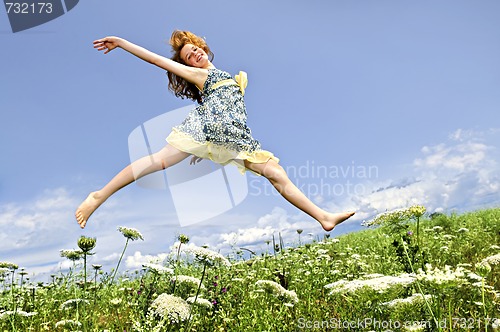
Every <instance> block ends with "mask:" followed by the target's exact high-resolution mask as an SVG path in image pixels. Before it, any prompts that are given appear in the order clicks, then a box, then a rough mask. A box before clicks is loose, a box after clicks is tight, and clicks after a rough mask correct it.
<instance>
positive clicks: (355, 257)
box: [351, 254, 361, 260]
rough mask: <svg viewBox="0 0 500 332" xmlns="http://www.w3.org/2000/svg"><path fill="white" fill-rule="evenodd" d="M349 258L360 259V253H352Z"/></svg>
mask: <svg viewBox="0 0 500 332" xmlns="http://www.w3.org/2000/svg"><path fill="white" fill-rule="evenodd" d="M351 258H352V259H354V260H360V259H361V255H359V254H352V255H351Z"/></svg>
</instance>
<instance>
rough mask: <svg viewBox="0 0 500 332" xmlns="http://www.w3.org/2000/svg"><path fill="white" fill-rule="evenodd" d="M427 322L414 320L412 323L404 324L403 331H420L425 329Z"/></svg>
mask: <svg viewBox="0 0 500 332" xmlns="http://www.w3.org/2000/svg"><path fill="white" fill-rule="evenodd" d="M427 325H428V323H427V322H425V323H424V322H416V323H414V324H412V325H406V326H404V331H407V332H422V331H426V328H427Z"/></svg>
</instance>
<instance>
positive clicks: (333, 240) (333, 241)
mask: <svg viewBox="0 0 500 332" xmlns="http://www.w3.org/2000/svg"><path fill="white" fill-rule="evenodd" d="M339 242H340V240H339V239H332V243H339Z"/></svg>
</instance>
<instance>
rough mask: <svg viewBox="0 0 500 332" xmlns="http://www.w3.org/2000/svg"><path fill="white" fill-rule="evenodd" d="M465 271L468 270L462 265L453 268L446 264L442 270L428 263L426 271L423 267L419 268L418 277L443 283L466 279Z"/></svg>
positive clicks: (439, 283) (435, 282)
mask: <svg viewBox="0 0 500 332" xmlns="http://www.w3.org/2000/svg"><path fill="white" fill-rule="evenodd" d="M465 271H466V270H465V269H464V268H462V267H460V266H459V267H457V268H456V269H455V270H452V269H451V267H450V266H449V265H446V266H445V267H444V270H442V269H440V268H438V267H436V268H434V269H433V268H432V266H431V265H430V264H426V266H425V271H423V270H422V269H419V270H418V273H417V279H418V280H425V281H429V282H431V283H434V284H438V285H441V284H445V283H448V282H451V281H461V280H464V278H465Z"/></svg>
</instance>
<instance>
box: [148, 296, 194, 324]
mask: <svg viewBox="0 0 500 332" xmlns="http://www.w3.org/2000/svg"><path fill="white" fill-rule="evenodd" d="M150 310H151V311H152V312H153V313H155V314H156V315H159V316H161V317H163V318H166V319H169V320H170V321H171V322H175V323H179V322H182V321H185V320H187V319H188V318H189V313H190V311H191V307H190V306H189V304H188V303H187V302H186V301H184V300H183V299H181V298H180V297H177V296H174V295H170V294H166V293H163V294H160V296H158V297H157V298H156V299H155V300H154V301H153V303H152V304H151V307H150Z"/></svg>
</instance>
